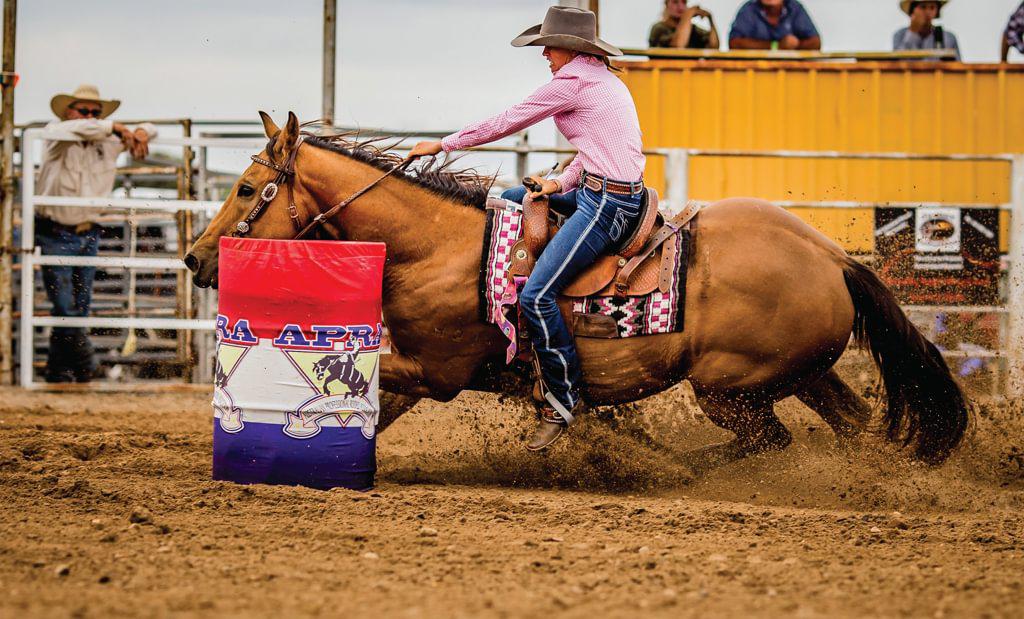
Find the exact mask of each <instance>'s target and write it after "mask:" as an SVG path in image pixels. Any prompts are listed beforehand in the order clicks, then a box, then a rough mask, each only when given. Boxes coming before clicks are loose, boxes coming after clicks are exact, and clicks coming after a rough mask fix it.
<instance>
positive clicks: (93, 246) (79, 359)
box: [36, 219, 100, 380]
mask: <svg viewBox="0 0 1024 619" xmlns="http://www.w3.org/2000/svg"><path fill="white" fill-rule="evenodd" d="M48 224H49V221H48V220H45V219H38V220H37V223H36V226H37V228H36V244H38V245H39V247H40V248H42V252H43V253H44V254H46V255H51V256H95V255H96V253H97V251H98V249H99V238H100V232H99V228H98V227H96V226H93V228H92V230H89V231H88V232H84V233H82V234H76V233H75V232H73V231H71V230H68V229H66V228H62V227H55V226H51V225H48ZM42 270H43V285H44V287H45V288H46V296H47V298H49V300H50V304H51V305H52V308H51V309H50V315H51V316H88V315H89V307H90V305H91V304H92V284H93V279H94V278H95V276H96V267H62V266H44V267H42ZM92 357H93V355H92V346H91V345H90V344H89V342H88V338H87V337H86V335H85V330H84V329H82V328H79V327H53V330H52V331H51V334H50V350H49V355H48V360H47V366H46V370H47V379H60V376H59V375H60V374H61V373H66V372H71V373H72V374H73V375H74V377H75V378H76V379H78V380H87V379H88V375H90V374H91V373H92V370H93V369H94V367H93V366H94V364H95V361H94V360H93V358H92ZM69 378H70V377H69Z"/></svg>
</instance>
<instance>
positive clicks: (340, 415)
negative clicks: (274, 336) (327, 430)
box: [283, 348, 377, 438]
mask: <svg viewBox="0 0 1024 619" xmlns="http://www.w3.org/2000/svg"><path fill="white" fill-rule="evenodd" d="M289 353H290V354H289V356H290V357H291V359H292V362H293V363H294V364H295V367H296V368H297V369H299V370H300V371H301V372H302V374H303V377H304V378H305V379H306V381H307V382H308V384H309V385H310V386H311V387H313V389H314V390H316V391H317V392H318V393H317V395H315V396H313V397H312V398H310V399H308V400H306V401H305V402H303V403H302V405H300V406H299V407H298V408H297V409H296V410H294V411H290V412H288V413H286V418H287V423H286V424H285V427H284V429H283V430H284V433H285V434H287V435H288V436H290V437H292V438H312V437H313V436H316V435H317V434H319V433H320V430H321V424H322V422H324V421H326V420H328V419H337V422H338V424H339V425H341V426H342V427H345V426H348V425H349V423H351V422H352V421H353V418H357V419H359V420H360V421H361V426H362V431H363V435H364V436H366V438H373V436H374V434H375V429H376V417H377V415H376V407H375V406H374V405H373V403H371V402H370V400H369V399H368V394H369V392H370V380H371V379H372V376H373V374H374V372H375V366H376V356H377V352H376V351H367V355H369V357H370V358H367V357H366V356H365V355H362V354H361V351H360V350H359V349H358V348H356V349H355V350H353V351H351V352H334V353H329V354H318V355H315V356H311V355H310V353H309V352H306V351H296V352H291V351H289ZM371 359H372V361H373V364H372V365H370V366H368V365H367V362H369V361H371ZM366 372H369V376H370V378H367V376H368V375H367V373H366Z"/></svg>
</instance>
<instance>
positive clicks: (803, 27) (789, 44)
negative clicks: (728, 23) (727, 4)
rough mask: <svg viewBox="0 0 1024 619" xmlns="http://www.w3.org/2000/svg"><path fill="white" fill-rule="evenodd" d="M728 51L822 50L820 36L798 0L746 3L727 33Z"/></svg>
mask: <svg viewBox="0 0 1024 619" xmlns="http://www.w3.org/2000/svg"><path fill="white" fill-rule="evenodd" d="M729 49H802V50H818V49H821V36H820V35H819V34H818V29H817V28H816V27H815V26H814V22H813V21H811V16H810V15H809V14H808V13H807V9H805V8H804V6H803V5H802V4H800V2H798V1H797V0H747V2H746V4H744V5H743V6H741V7H740V10H739V12H737V13H736V19H735V20H733V22H732V30H731V31H730V32H729Z"/></svg>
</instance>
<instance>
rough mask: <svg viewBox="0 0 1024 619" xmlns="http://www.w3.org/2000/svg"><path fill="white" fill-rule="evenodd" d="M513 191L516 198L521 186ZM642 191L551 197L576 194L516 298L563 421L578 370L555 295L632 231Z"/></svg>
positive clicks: (576, 389)
mask: <svg viewBox="0 0 1024 619" xmlns="http://www.w3.org/2000/svg"><path fill="white" fill-rule="evenodd" d="M513 191H516V190H512V189H510V190H508V191H506V192H505V193H503V194H502V197H506V194H511V193H512V192H513ZM517 193H518V195H519V196H520V199H521V196H523V195H525V193H526V191H525V188H523V190H522V192H517ZM642 195H643V194H637V195H634V196H625V195H620V194H612V193H608V192H607V191H600V192H596V191H593V190H591V189H588V188H585V187H584V188H581V189H577V190H574V191H570V192H567V193H566V194H562V195H555V196H552V199H553V200H565V199H570V198H575V200H576V212H575V213H573V215H572V216H571V217H569V219H567V220H566V222H565V224H564V225H563V226H562V228H561V229H560V230H559V231H558V234H556V235H555V237H554V238H553V239H551V241H550V242H549V243H548V245H547V247H546V248H544V252H543V253H542V254H541V256H540V258H539V259H538V260H537V265H536V266H535V267H534V268H533V273H532V274H531V275H530V278H529V279H528V280H527V282H526V285H525V286H524V287H523V292H522V294H521V295H520V297H519V302H520V305H521V306H522V309H523V315H524V316H525V317H526V321H527V323H528V324H529V326H530V339H531V340H532V341H533V346H534V349H535V350H536V353H537V358H538V360H539V361H540V368H541V374H542V376H543V379H544V385H545V387H546V388H547V392H546V393H545V394H544V397H545V399H546V400H547V401H548V402H549V403H550V404H551V405H552V406H553V407H554V408H555V410H556V411H558V412H559V413H560V414H561V416H562V418H563V419H565V420H566V421H568V420H570V419H571V414H570V412H569V411H571V410H572V407H573V406H575V405H576V403H577V402H579V399H580V395H579V393H580V383H581V381H582V377H583V373H582V371H581V369H580V362H579V357H578V356H577V355H576V347H575V345H574V343H573V338H572V336H571V335H570V334H569V329H568V327H567V326H566V324H565V320H564V319H563V318H562V312H561V311H559V309H558V304H557V303H556V298H557V297H558V294H559V293H560V292H561V291H562V290H564V289H565V287H566V286H568V285H569V283H570V282H572V280H573V279H574V278H575V277H576V276H577V275H579V274H580V272H582V271H583V269H585V268H586V267H588V266H590V265H591V264H593V263H594V262H595V261H596V260H597V259H598V257H600V256H601V255H603V254H605V253H607V252H608V250H609V249H610V248H613V247H615V246H616V245H618V244H619V243H620V242H622V241H623V240H624V238H625V237H626V236H627V235H628V234H629V233H630V232H631V231H632V230H633V228H634V227H635V225H636V222H637V219H638V218H639V215H640V201H641V197H642ZM506 199H511V198H506Z"/></svg>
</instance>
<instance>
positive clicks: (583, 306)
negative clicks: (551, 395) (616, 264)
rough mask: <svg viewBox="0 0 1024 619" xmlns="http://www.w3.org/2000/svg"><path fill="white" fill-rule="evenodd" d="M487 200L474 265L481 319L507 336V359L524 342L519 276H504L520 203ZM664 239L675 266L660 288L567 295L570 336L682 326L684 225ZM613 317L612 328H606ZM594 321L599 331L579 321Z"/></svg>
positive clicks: (518, 233)
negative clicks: (479, 249)
mask: <svg viewBox="0 0 1024 619" xmlns="http://www.w3.org/2000/svg"><path fill="white" fill-rule="evenodd" d="M493 205H494V201H493V200H492V201H490V203H489V205H488V209H487V222H486V227H485V229H484V243H483V256H482V260H481V267H480V291H479V292H480V297H481V303H480V309H481V314H482V316H481V319H483V320H484V321H486V322H489V323H492V324H495V325H497V326H498V328H499V329H501V331H502V333H503V334H504V335H505V337H506V338H508V340H509V347H508V350H507V354H506V362H507V363H511V362H512V360H513V359H514V358H515V357H516V356H517V354H519V353H528V351H526V350H522V349H523V348H524V347H523V346H522V344H524V343H525V342H526V338H525V333H524V332H523V321H522V320H521V316H520V313H519V309H518V299H519V292H520V291H521V290H522V286H523V284H525V283H526V280H525V279H521V278H515V279H513V278H510V277H509V275H508V272H509V266H510V264H511V262H512V246H513V245H515V243H516V241H518V240H519V238H520V237H521V236H522V234H523V225H522V219H523V213H522V206H521V205H519V204H516V203H515V202H505V207H504V208H495V207H494V206H493ZM665 242H666V243H675V244H676V245H675V250H676V251H675V268H674V269H673V273H672V281H671V285H670V286H669V287H668V290H667V291H666V292H662V290H660V289H658V290H654V291H653V292H651V293H649V294H646V295H642V296H625V297H612V296H591V297H579V298H573V299H571V302H572V312H573V316H574V325H575V326H576V327H577V328H575V329H574V331H575V335H576V337H603V338H615V337H618V338H624V337H637V336H641V335H658V334H662V333H675V332H679V331H682V330H683V318H684V309H685V305H686V304H685V300H686V267H687V261H688V256H689V247H690V230H689V229H681V230H679V231H678V232H677V233H676V234H674V235H673V236H672V237H671V238H669V239H668V240H667V241H665ZM609 319H612V320H614V329H612V328H610V326H611V324H612V320H609ZM593 324H600V325H602V326H604V327H605V328H602V329H600V330H599V331H600V335H595V334H594V333H595V331H594V330H593V329H590V328H579V327H580V326H581V325H593Z"/></svg>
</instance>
